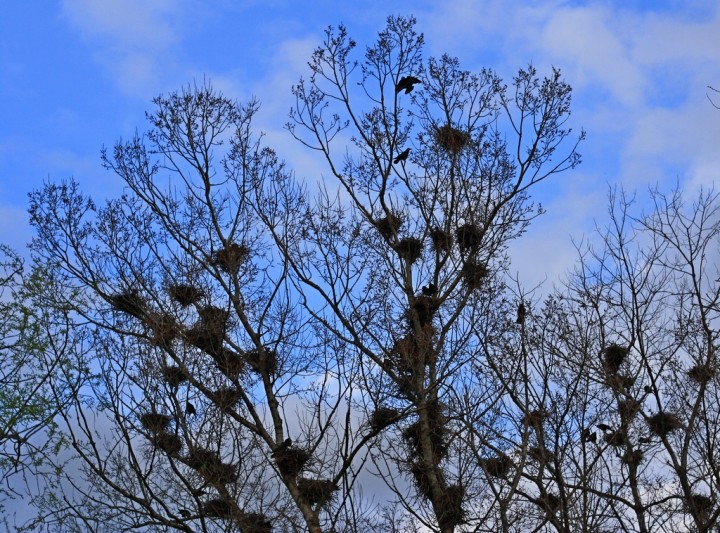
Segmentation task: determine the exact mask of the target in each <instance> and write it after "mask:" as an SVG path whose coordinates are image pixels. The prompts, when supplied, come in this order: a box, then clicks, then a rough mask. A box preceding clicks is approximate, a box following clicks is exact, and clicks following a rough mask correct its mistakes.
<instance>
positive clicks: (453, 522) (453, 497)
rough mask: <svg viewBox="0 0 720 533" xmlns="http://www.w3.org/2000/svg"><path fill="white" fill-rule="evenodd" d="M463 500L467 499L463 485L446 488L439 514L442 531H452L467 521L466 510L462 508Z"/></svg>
mask: <svg viewBox="0 0 720 533" xmlns="http://www.w3.org/2000/svg"><path fill="white" fill-rule="evenodd" d="M463 498H465V487H463V486H462V485H450V486H449V487H446V488H445V490H444V491H443V494H442V500H441V502H442V504H441V506H440V512H439V513H438V523H439V525H440V530H441V531H447V530H452V529H454V528H455V526H458V525H459V524H462V523H463V522H464V521H465V510H464V509H463V507H462V503H463Z"/></svg>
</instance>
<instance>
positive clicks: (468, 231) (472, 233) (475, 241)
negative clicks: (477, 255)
mask: <svg viewBox="0 0 720 533" xmlns="http://www.w3.org/2000/svg"><path fill="white" fill-rule="evenodd" d="M482 237H483V232H482V230H481V229H480V228H479V227H478V226H476V225H475V224H470V223H468V224H464V225H462V226H460V227H459V228H458V229H457V242H458V246H459V247H460V250H461V251H463V252H465V251H468V250H470V251H474V250H477V249H478V248H479V247H480V244H481V243H482Z"/></svg>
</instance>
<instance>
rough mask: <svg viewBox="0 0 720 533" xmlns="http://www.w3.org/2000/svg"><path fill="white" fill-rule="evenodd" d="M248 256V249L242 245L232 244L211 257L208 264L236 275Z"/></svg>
mask: <svg viewBox="0 0 720 533" xmlns="http://www.w3.org/2000/svg"><path fill="white" fill-rule="evenodd" d="M249 256H250V249H249V248H248V247H247V246H245V245H244V244H236V243H232V244H229V245H228V246H226V247H225V248H223V249H222V250H220V251H218V252H217V253H215V255H213V257H212V259H211V260H210V264H211V265H213V266H217V267H219V268H220V270H222V271H223V272H227V273H228V274H236V273H237V271H238V270H239V269H240V266H241V265H242V264H243V263H244V262H245V261H247V258H248V257H249Z"/></svg>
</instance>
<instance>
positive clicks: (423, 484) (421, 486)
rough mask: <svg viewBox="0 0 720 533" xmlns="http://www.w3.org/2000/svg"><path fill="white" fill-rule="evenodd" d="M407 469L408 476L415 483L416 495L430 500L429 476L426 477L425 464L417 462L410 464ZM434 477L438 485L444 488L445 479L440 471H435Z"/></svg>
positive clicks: (430, 486) (430, 484)
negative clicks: (408, 471) (408, 470)
mask: <svg viewBox="0 0 720 533" xmlns="http://www.w3.org/2000/svg"><path fill="white" fill-rule="evenodd" d="M409 467H410V468H409V469H410V475H411V476H412V478H413V481H414V482H415V488H416V489H417V491H418V493H419V494H421V495H422V496H424V497H425V498H428V499H430V498H431V497H432V483H431V481H430V476H428V468H427V467H426V466H425V463H423V461H420V460H418V461H414V462H412V463H410V465H409ZM435 475H436V477H437V478H438V483H440V485H442V486H444V485H445V477H444V475H443V473H442V471H441V470H439V469H435Z"/></svg>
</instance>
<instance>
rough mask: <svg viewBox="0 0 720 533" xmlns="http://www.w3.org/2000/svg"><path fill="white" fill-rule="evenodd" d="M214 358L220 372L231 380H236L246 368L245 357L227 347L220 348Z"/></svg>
mask: <svg viewBox="0 0 720 533" xmlns="http://www.w3.org/2000/svg"><path fill="white" fill-rule="evenodd" d="M214 359H215V362H216V363H217V366H218V369H219V370H220V372H222V373H223V374H225V376H226V377H227V378H228V379H230V380H232V381H235V380H237V379H238V378H239V377H240V376H241V375H243V374H244V373H245V370H246V369H247V364H246V363H245V359H243V358H242V357H241V356H240V355H238V354H236V353H235V352H233V351H232V350H228V349H227V348H223V349H222V350H220V352H219V353H218V354H217V355H216V356H215V357H214Z"/></svg>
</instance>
